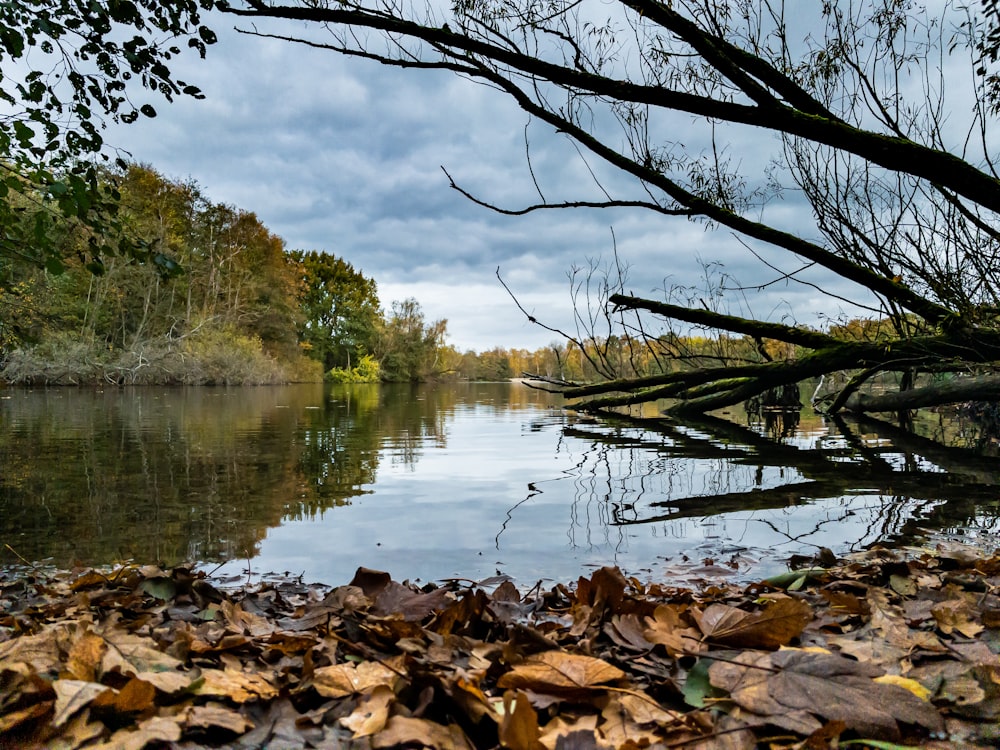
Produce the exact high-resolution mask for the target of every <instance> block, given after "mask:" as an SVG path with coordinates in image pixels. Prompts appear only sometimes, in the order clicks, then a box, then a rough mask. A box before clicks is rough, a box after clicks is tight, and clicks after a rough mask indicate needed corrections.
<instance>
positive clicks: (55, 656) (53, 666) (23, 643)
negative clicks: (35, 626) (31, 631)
mask: <svg viewBox="0 0 1000 750" xmlns="http://www.w3.org/2000/svg"><path fill="white" fill-rule="evenodd" d="M17 662H23V663H24V664H30V665H31V666H32V667H33V668H34V669H35V671H36V672H38V674H41V675H44V674H46V673H48V674H51V675H52V676H55V675H56V674H58V673H59V671H60V668H61V665H60V655H59V643H58V631H57V629H56V628H49V629H47V630H44V631H42V632H41V633H38V634H37V635H22V636H20V637H19V638H11V639H10V640H9V641H5V642H4V643H0V669H6V668H7V667H8V666H9V665H11V664H14V663H17Z"/></svg>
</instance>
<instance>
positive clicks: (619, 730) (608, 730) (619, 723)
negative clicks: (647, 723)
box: [598, 696, 662, 747]
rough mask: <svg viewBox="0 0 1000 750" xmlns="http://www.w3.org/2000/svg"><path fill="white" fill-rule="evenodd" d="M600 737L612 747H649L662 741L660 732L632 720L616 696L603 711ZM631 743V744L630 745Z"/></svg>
mask: <svg viewBox="0 0 1000 750" xmlns="http://www.w3.org/2000/svg"><path fill="white" fill-rule="evenodd" d="M601 719H602V721H601V723H600V724H599V725H598V731H599V732H600V736H601V737H602V738H603V739H604V741H605V742H607V743H608V744H609V745H611V747H626V746H628V747H649V746H651V745H655V744H656V743H657V742H659V741H660V740H662V737H661V736H660V734H659V733H658V732H656V731H655V730H653V729H650V728H647V727H642V726H640V725H639V724H638V723H636V722H635V721H633V720H632V718H631V717H630V716H629V713H628V712H627V711H626V710H625V709H624V708H623V706H622V705H621V703H620V701H619V700H618V696H615V697H614V698H612V699H611V700H610V701H608V704H607V705H606V706H605V707H604V710H603V711H601ZM628 743H631V744H628Z"/></svg>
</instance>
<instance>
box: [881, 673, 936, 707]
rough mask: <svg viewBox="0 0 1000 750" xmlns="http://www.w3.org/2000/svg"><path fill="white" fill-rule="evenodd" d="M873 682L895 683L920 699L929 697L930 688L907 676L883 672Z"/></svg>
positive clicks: (923, 699)
mask: <svg viewBox="0 0 1000 750" xmlns="http://www.w3.org/2000/svg"><path fill="white" fill-rule="evenodd" d="M875 682H877V683H878V684H879V685H897V686H899V687H901V688H903V689H904V690H909V691H910V692H911V693H913V694H914V695H915V696H917V697H918V698H919V699H920V700H922V701H927V700H930V698H931V691H930V690H928V689H927V688H925V687H924V686H923V685H921V684H920V683H919V682H917V681H916V680H911V679H910V678H909V677H901V676H900V675H898V674H884V675H882V676H881V677H876V678H875Z"/></svg>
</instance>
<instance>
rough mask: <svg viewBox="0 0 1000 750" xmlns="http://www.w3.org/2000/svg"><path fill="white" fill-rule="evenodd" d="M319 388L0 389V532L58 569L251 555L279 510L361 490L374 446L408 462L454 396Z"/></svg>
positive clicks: (375, 456) (333, 502) (372, 467)
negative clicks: (398, 398)
mask: <svg viewBox="0 0 1000 750" xmlns="http://www.w3.org/2000/svg"><path fill="white" fill-rule="evenodd" d="M325 393H326V392H325V391H324V389H323V387H322V386H318V385H317V386H301V387H296V388H238V389H225V388H190V389H159V388H147V389H134V390H117V389H116V390H108V391H99V390H98V391H95V390H89V389H88V390H77V389H52V390H43V391H35V392H30V391H18V390H9V391H7V392H6V395H7V396H8V398H6V399H4V400H3V401H2V402H0V419H2V423H3V430H2V432H0V472H2V473H0V539H2V541H3V542H4V543H8V544H10V545H11V546H12V547H13V548H14V549H15V550H17V552H18V553H19V554H20V555H22V556H23V557H25V558H27V559H31V560H40V559H43V558H47V557H51V558H53V561H54V562H55V563H56V564H60V565H67V564H70V563H71V562H73V561H74V560H76V559H80V560H83V561H87V562H109V561H111V560H115V559H121V558H130V557H131V558H136V559H139V560H143V561H145V560H154V559H161V560H166V561H170V562H173V561H178V560H225V559H233V558H239V557H243V556H246V555H252V554H254V552H255V550H256V547H257V545H258V544H259V542H260V541H261V539H263V537H264V535H265V533H266V531H267V529H268V528H270V527H274V526H277V525H278V524H280V523H281V521H282V520H283V519H286V518H304V517H311V516H314V515H316V514H317V513H320V512H322V511H324V510H326V509H328V508H332V507H334V506H337V505H342V504H344V503H347V502H349V501H350V498H352V497H354V496H357V495H359V494H361V493H364V492H366V491H367V488H368V487H369V486H370V485H371V484H372V483H373V482H374V480H375V475H376V471H377V468H378V464H379V458H380V455H382V450H383V447H384V446H385V445H411V444H412V445H413V446H414V449H412V450H407V451H405V452H403V453H402V454H399V453H398V452H397V453H394V454H393V456H394V460H396V459H397V458H398V460H403V461H415V460H416V459H417V457H418V456H419V450H417V449H416V446H417V444H418V443H419V441H421V440H427V439H431V440H435V441H440V440H442V439H443V435H444V428H443V419H444V413H445V412H447V410H448V409H449V408H451V409H453V408H454V400H455V396H454V395H452V396H451V402H450V403H449V402H448V396H447V394H446V393H437V394H435V395H434V396H433V397H432V399H430V402H429V403H428V402H427V401H426V400H425V401H417V402H415V403H412V404H401V405H400V404H397V405H393V403H392V401H391V399H390V400H388V401H387V400H386V394H385V393H384V392H382V391H380V389H379V388H378V387H377V386H373V387H370V388H353V389H340V390H334V391H332V392H329V393H328V395H325ZM408 420H415V421H411V422H408ZM400 455H401V456H402V457H401V458H399V456H400ZM7 557H10V555H8V556H7ZM3 559H7V558H3Z"/></svg>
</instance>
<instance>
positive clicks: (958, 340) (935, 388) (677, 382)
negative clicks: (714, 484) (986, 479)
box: [556, 294, 1000, 415]
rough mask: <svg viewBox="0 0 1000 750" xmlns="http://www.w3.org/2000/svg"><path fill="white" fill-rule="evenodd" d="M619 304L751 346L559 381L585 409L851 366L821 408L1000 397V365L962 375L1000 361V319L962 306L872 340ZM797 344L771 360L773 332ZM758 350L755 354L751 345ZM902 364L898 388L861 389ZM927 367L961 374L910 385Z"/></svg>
mask: <svg viewBox="0 0 1000 750" xmlns="http://www.w3.org/2000/svg"><path fill="white" fill-rule="evenodd" d="M609 302H610V303H611V304H612V305H614V306H615V310H619V311H620V310H631V311H634V310H643V311H647V312H652V313H654V314H659V315H663V316H667V317H670V318H673V319H676V320H680V321H682V322H686V323H690V324H694V325H699V326H707V327H711V328H715V329H716V330H722V331H724V332H725V333H726V334H738V335H739V336H742V337H743V342H744V346H743V350H744V353H743V354H742V355H740V356H739V357H735V356H734V357H731V358H729V359H726V358H723V357H719V358H717V359H718V360H719V361H716V362H713V363H712V364H710V365H705V364H704V360H706V359H708V358H707V357H705V356H703V355H701V356H699V355H686V356H674V357H668V359H672V360H673V362H674V365H675V366H677V367H678V368H679V369H675V370H673V371H670V372H662V373H660V374H655V375H648V376H643V377H634V378H620V379H609V380H606V381H604V382H598V383H587V384H575V383H559V384H556V385H557V389H558V391H559V392H560V393H562V395H563V396H565V397H566V398H570V399H581V401H580V402H579V403H578V404H576V405H575V408H578V409H580V410H582V411H592V412H597V411H609V410H614V409H618V408H621V407H627V406H632V405H636V404H642V403H649V402H654V401H659V400H661V399H669V400H670V403H668V405H667V406H666V408H665V409H664V413H666V414H672V415H684V414H697V413H704V412H708V411H711V410H714V409H722V408H726V407H730V406H733V405H735V404H739V403H745V402H747V401H751V400H752V401H763V400H766V399H767V395H766V394H769V393H780V392H781V391H782V390H784V389H787V388H788V387H790V386H797V384H799V383H801V382H802V381H805V380H809V379H811V378H819V377H823V376H828V375H832V374H834V373H854V374H853V375H852V376H851V377H849V378H848V380H847V382H846V384H845V385H844V386H843V387H842V388H841V389H840V390H839V391H837V392H834V393H832V394H829V395H827V396H826V397H824V399H823V400H822V402H821V403H818V404H814V406H816V407H817V409H818V410H820V411H825V412H828V413H836V412H838V411H840V410H841V409H848V410H851V411H858V412H878V411H900V410H906V409H917V408H921V407H929V406H938V405H941V404H947V403H958V402H962V401H969V400H997V399H1000V375H992V374H986V375H981V376H979V377H969V378H967V377H962V376H965V375H967V374H968V373H970V372H975V371H987V372H989V371H991V370H992V369H993V367H994V366H995V365H997V363H998V362H1000V329H997V328H992V327H979V326H978V325H973V324H970V323H968V322H967V321H965V320H964V319H962V318H960V317H959V316H955V317H954V318H953V319H949V320H948V321H947V322H946V323H944V324H942V325H939V326H935V327H934V328H933V329H930V328H929V327H928V326H926V325H925V326H924V330H923V332H921V333H920V334H919V335H905V336H904V335H899V336H896V337H889V336H881V337H880V338H878V339H877V340H874V341H865V340H846V339H842V338H838V337H836V336H833V335H830V334H826V333H820V332H816V331H810V330H807V329H804V328H799V327H794V326H786V325H783V324H779V323H765V322H760V321H755V320H751V319H748V318H739V317H735V316H730V315H722V314H719V313H714V312H711V311H708V310H697V309H690V308H686V307H681V306H677V305H669V304H664V303H660V302H655V301H652V300H644V299H639V298H637V297H632V296H626V295H622V294H615V295H611V296H610V297H609ZM768 341H773V342H783V343H784V344H786V345H790V346H794V347H795V350H794V355H793V356H789V357H787V358H784V359H778V360H774V359H772V358H771V357H770V356H769V355H768V353H767V347H766V342H768ZM748 351H749V352H756V353H757V355H758V356H757V361H748V357H747V356H746V352H748ZM885 373H890V374H899V375H900V377H901V381H902V383H901V387H900V388H901V389H900V391H899V392H898V393H885V394H881V395H871V394H862V393H860V389H861V388H862V387H863V386H865V385H867V384H869V383H870V382H871V381H872V380H873V378H875V377H876V376H878V375H881V374H885ZM921 374H933V375H935V376H940V375H952V376H955V379H954V380H951V381H948V382H935V383H931V384H929V385H925V386H922V387H920V388H912V387H911V384H912V381H913V378H914V377H916V376H917V375H921Z"/></svg>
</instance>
